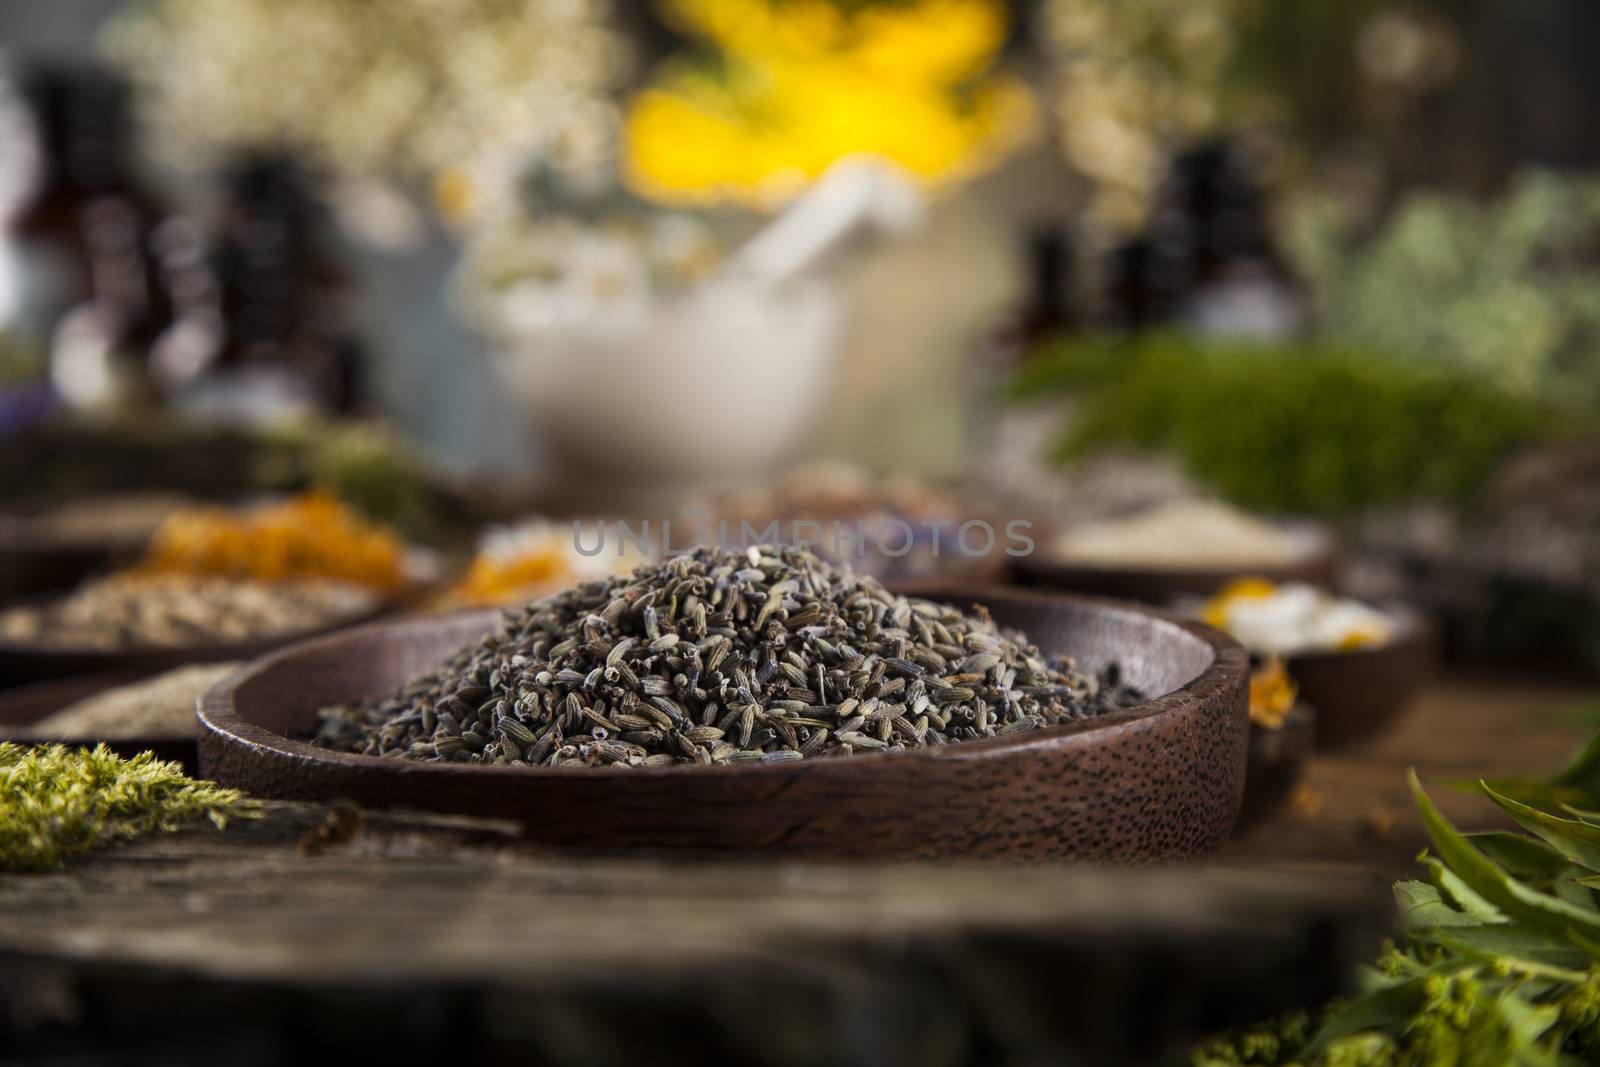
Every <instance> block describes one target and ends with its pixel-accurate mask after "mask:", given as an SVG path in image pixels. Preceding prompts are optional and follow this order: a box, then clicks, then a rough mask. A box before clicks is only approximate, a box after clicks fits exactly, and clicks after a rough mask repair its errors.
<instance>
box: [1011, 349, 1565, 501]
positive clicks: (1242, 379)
mask: <svg viewBox="0 0 1600 1067" xmlns="http://www.w3.org/2000/svg"><path fill="white" fill-rule="evenodd" d="M1012 392H1013V395H1014V396H1016V397H1019V398H1021V397H1033V396H1039V395H1046V394H1050V393H1056V392H1061V393H1070V394H1071V395H1074V396H1075V397H1077V398H1078V399H1079V400H1080V401H1081V402H1080V403H1079V404H1078V405H1076V406H1077V411H1076V414H1075V416H1074V418H1073V420H1072V423H1071V425H1070V426H1069V427H1068V428H1066V429H1065V430H1064V431H1063V436H1062V439H1061V441H1060V445H1059V451H1058V455H1059V458H1060V459H1061V460H1062V461H1063V462H1070V461H1071V460H1073V459H1076V458H1078V457H1081V456H1085V455H1088V454H1090V453H1093V452H1096V451H1100V450H1107V449H1134V450H1143V451H1155V452H1166V453H1171V454H1173V455H1175V456H1176V457H1178V459H1179V460H1180V461H1181V462H1182V463H1183V464H1184V466H1185V467H1186V468H1187V469H1188V471H1189V473H1190V474H1191V475H1193V476H1194V477H1195V478H1196V479H1197V480H1199V481H1200V482H1202V483H1204V484H1206V485H1208V486H1209V487H1210V488H1212V489H1213V490H1215V491H1216V492H1217V493H1219V494H1220V495H1222V496H1224V497H1226V498H1228V499H1230V500H1232V501H1234V502H1235V503H1238V504H1240V505H1242V506H1245V507H1251V508H1257V509H1260V510H1265V511H1281V512H1298V513H1305V514H1316V515H1324V516H1330V517H1337V516H1342V515H1348V514H1351V513H1353V512H1357V511H1360V510H1362V509H1365V508H1370V507H1374V506H1378V505H1384V504H1392V503H1399V502H1406V501H1413V500H1439V501H1445V502H1456V501H1460V500H1462V499H1464V498H1465V497H1467V496H1469V495H1470V494H1471V493H1472V492H1473V491H1474V490H1475V489H1477V488H1478V487H1479V486H1480V485H1481V484H1482V483H1483V481H1484V479H1485V478H1486V477H1487V476H1488V474H1489V473H1490V472H1491V471H1492V470H1493V468H1494V467H1495V465H1496V464H1497V463H1498V462H1499V461H1500V460H1502V459H1503V458H1505V457H1506V456H1507V455H1509V454H1511V453H1513V452H1515V451H1516V450H1518V449H1520V448H1524V447H1527V446H1530V445H1535V444H1540V443H1545V442H1550V441H1557V440H1564V439H1568V438H1570V437H1572V436H1574V435H1576V434H1578V433H1579V432H1581V431H1582V430H1583V429H1584V428H1585V427H1586V426H1587V425H1588V423H1589V419H1588V417H1587V416H1585V415H1582V414H1580V413H1579V412H1576V411H1568V410H1563V409H1558V408H1556V407H1554V406H1552V405H1550V404H1547V403H1544V402H1540V401H1537V400H1534V399H1531V398H1528V397H1519V396H1514V395H1511V394H1508V393H1506V392H1504V391H1501V390H1499V389H1496V388H1494V387H1492V386H1489V385H1487V384H1484V383H1482V382H1480V381H1477V380H1474V379H1472V378H1470V377H1468V376H1465V375H1461V374H1454V373H1451V372H1449V371H1447V370H1444V369H1441V368H1438V367H1430V366H1425V365H1419V364H1417V363H1414V362H1407V361H1395V360H1388V359H1384V358H1382V357H1378V356H1374V355H1370V354H1367V353H1363V352H1358V351H1351V350H1346V349H1338V348H1328V347H1320V346H1263V345H1252V344H1248V343H1244V344H1223V343H1202V342H1197V341H1191V340H1186V339H1183V338H1179V337H1174V336H1153V337H1148V338H1142V339H1138V340H1133V341H1122V340H1115V339H1109V338H1095V337H1076V338H1070V339H1064V340H1058V341H1055V342H1052V343H1049V344H1047V345H1046V346H1044V347H1043V348H1042V349H1041V350H1040V351H1039V352H1037V353H1036V354H1035V357H1034V358H1033V359H1032V360H1030V361H1029V363H1028V364H1027V365H1026V366H1025V367H1024V368H1023V370H1022V372H1021V373H1020V374H1019V375H1018V377H1017V378H1016V380H1015V381H1014V382H1013V383H1012Z"/></svg>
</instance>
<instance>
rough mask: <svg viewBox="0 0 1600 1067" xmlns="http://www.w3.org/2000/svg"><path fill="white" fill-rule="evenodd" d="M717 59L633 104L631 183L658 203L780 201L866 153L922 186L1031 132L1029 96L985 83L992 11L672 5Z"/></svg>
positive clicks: (803, 1)
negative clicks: (919, 180)
mask: <svg viewBox="0 0 1600 1067" xmlns="http://www.w3.org/2000/svg"><path fill="white" fill-rule="evenodd" d="M668 10H669V14H670V15H671V16H672V17H674V18H675V19H676V20H677V21H678V22H679V23H681V24H682V25H683V26H684V27H685V28H686V29H687V30H689V31H691V32H694V33H696V34H698V35H699V36H700V37H702V38H703V39H705V40H706V41H707V42H708V43H710V44H711V45H712V46H714V47H715V48H716V49H717V50H718V51H719V52H720V53H721V57H720V58H721V62H720V63H719V64H718V65H717V66H716V68H715V70H714V71H713V70H712V69H711V68H705V67H698V66H693V65H688V64H681V63H680V64H675V65H669V66H668V67H666V68H664V69H663V71H662V72H661V73H660V74H659V76H658V77H657V79H656V82H655V84H654V85H652V86H651V87H649V88H646V89H644V90H643V91H641V92H640V93H639V94H638V95H637V96H636V97H635V98H634V99H633V101H632V102H631V104H630V107H629V109H628V114H627V117H626V120H625V128H624V145H625V156H626V158H625V166H626V175H627V178H628V181H629V183H630V184H631V185H632V186H633V187H634V188H635V189H636V190H637V191H639V192H640V193H642V194H644V195H647V196H650V197H652V198H654V199H657V200H663V201H667V202H678V203H704V202H709V201H717V200H733V201H738V202H744V203H753V204H756V205H769V204H771V203H774V202H778V201H782V200H784V199H787V198H789V197H791V196H793V195H794V194H796V193H797V192H799V190H800V189H802V188H804V186H805V185H806V183H807V182H809V181H810V180H811V179H814V178H816V177H818V176H819V175H821V174H822V173H823V172H824V171H826V170H827V169H828V168H829V167H830V166H832V165H833V164H834V163H835V162H837V161H838V160H840V159H842V158H844V157H846V156H849V155H854V154H858V153H867V154H873V155H877V156H881V157H884V158H886V159H889V160H892V161H893V162H895V163H897V164H899V165H900V166H901V167H903V168H905V169H906V170H907V171H909V172H910V173H912V174H914V175H916V176H918V177H921V178H923V179H925V180H927V181H928V182H930V183H944V182H952V181H960V180H962V179H964V178H968V177H971V176H972V175H974V174H977V173H979V172H981V171H983V170H985V169H987V168H989V167H992V166H994V165H995V164H996V163H998V162H999V161H1000V160H1001V159H1003V158H1004V157H1005V156H1006V155H1007V154H1008V153H1009V152H1010V151H1011V150H1012V149H1013V148H1014V147H1015V146H1016V145H1017V144H1018V143H1019V142H1020V141H1021V140H1022V139H1023V138H1024V137H1025V136H1026V134H1027V132H1028V131H1029V130H1030V129H1031V127H1032V124H1033V120H1034V103H1033V97H1032V94H1031V93H1030V92H1029V91H1028V89H1027V87H1026V86H1024V85H1023V84H1022V83H1021V82H1020V81H1019V80H1017V79H1015V78H1012V77H1010V76H1008V75H1004V74H997V73H990V72H989V68H990V67H991V66H992V64H993V63H994V60H995V58H996V57H997V55H998V54H999V50H1000V47H1001V45H1002V43H1003V41H1004V38H1005V31H1006V15H1005V5H1004V4H1002V3H999V2H997V0H914V2H909V3H904V4H897V5H892V6H881V7H869V8H866V9H864V10H861V11H857V12H853V13H847V12H845V11H843V10H841V9H840V8H839V7H838V6H836V5H835V4H833V3H830V2H827V0H784V2H775V0H671V6H670V7H669V9H668Z"/></svg>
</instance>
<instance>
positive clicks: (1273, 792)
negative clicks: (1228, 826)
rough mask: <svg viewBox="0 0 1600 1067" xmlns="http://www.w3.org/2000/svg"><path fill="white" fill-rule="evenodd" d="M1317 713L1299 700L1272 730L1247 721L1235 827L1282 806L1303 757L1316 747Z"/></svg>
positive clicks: (1301, 767) (1297, 777)
mask: <svg viewBox="0 0 1600 1067" xmlns="http://www.w3.org/2000/svg"><path fill="white" fill-rule="evenodd" d="M1316 738H1317V713H1316V712H1315V711H1314V710H1312V708H1311V706H1310V705H1308V704H1306V703H1304V702H1301V703H1298V704H1296V705H1295V706H1294V707H1292V708H1290V709H1289V714H1287V715H1285V716H1284V717H1283V725H1281V726H1279V727H1278V728H1277V729H1276V730H1269V729H1267V728H1266V727H1264V726H1257V725H1256V724H1255V723H1251V724H1250V758H1249V760H1248V761H1247V766H1248V768H1249V769H1248V771H1247V773H1246V774H1245V780H1244V803H1243V805H1242V806H1241V807H1240V809H1239V822H1238V825H1237V826H1236V827H1235V829H1237V830H1243V829H1246V828H1248V827H1250V826H1253V825H1255V824H1256V823H1259V822H1261V821H1262V820H1264V819H1266V818H1268V817H1270V816H1271V815H1273V814H1274V813H1276V812H1277V810H1278V809H1279V808H1280V807H1282V806H1283V802H1284V801H1285V800H1287V799H1288V797H1289V791H1290V790H1291V789H1293V788H1294V786H1295V783H1296V782H1298V781H1300V775H1301V772H1303V771H1304V770H1305V765H1306V760H1307V759H1309V758H1310V757H1311V753H1312V751H1313V750H1314V749H1315V748H1316Z"/></svg>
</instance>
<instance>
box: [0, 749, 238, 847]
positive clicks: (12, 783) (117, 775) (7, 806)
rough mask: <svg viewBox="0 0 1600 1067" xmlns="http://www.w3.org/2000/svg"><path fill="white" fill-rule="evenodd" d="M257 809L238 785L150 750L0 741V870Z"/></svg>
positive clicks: (217, 821)
mask: <svg viewBox="0 0 1600 1067" xmlns="http://www.w3.org/2000/svg"><path fill="white" fill-rule="evenodd" d="M258 814H259V809H258V808H257V807H256V805H255V802H254V801H250V800H247V799H246V798H245V797H244V795H243V794H242V793H239V792H238V791H237V790H233V789H223V788H220V787H219V786H216V785H213V784H211V783H210V782H197V781H194V780H193V779H191V778H188V777H186V776H185V775H184V773H183V771H182V769H181V768H180V767H179V766H178V765H177V764H176V763H163V762H161V761H160V760H157V759H156V758H155V756H154V755H153V754H151V753H149V752H144V753H140V754H139V755H137V756H135V757H133V758H132V759H122V758H121V757H119V756H117V755H115V754H114V753H112V751H111V750H110V749H108V748H106V746H104V745H99V746H96V747H95V748H94V749H93V750H90V749H87V748H67V747H65V746H62V745H41V746H38V747H27V746H23V745H14V744H7V743H0V870H7V871H47V870H50V869H52V868H54V867H58V866H60V865H61V864H62V863H63V862H64V861H65V860H67V859H69V858H71V857H72V856H75V855H78V854H79V853H82V852H87V851H88V850H89V849H91V848H94V847H96V846H98V845H103V844H110V843H112V842H115V841H125V840H129V839H131V838H135V837H142V836H143V835H145V834H150V833H154V832H156V831H158V830H162V831H169V830H176V829H177V828H179V827H180V826H182V825H184V824H185V823H190V822H193V821H195V820H197V819H200V818H207V819H210V820H211V822H212V823H213V824H215V825H216V826H217V827H218V828H219V829H220V828H222V827H223V826H224V825H226V823H227V820H228V819H229V818H253V817H255V816H256V815H258Z"/></svg>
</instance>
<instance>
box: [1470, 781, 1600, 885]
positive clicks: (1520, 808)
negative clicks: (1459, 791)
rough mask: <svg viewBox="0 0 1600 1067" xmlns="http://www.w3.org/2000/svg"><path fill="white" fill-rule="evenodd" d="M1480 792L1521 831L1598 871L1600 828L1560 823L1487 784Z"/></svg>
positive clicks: (1576, 822)
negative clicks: (1510, 818) (1509, 817)
mask: <svg viewBox="0 0 1600 1067" xmlns="http://www.w3.org/2000/svg"><path fill="white" fill-rule="evenodd" d="M1483 791H1484V792H1485V793H1487V794H1488V795H1489V799H1490V800H1492V801H1494V802H1495V804H1497V805H1498V806H1499V808H1500V810H1501V811H1503V812H1505V813H1506V814H1507V815H1509V816H1511V817H1512V818H1513V819H1515V820H1516V821H1517V824H1518V825H1520V826H1521V827H1522V828H1523V829H1525V830H1527V831H1528V832H1530V833H1533V834H1537V835H1538V836H1539V837H1541V838H1543V839H1544V840H1545V842H1546V843H1548V844H1549V845H1550V847H1551V848H1553V849H1555V850H1556V851H1557V852H1559V853H1561V854H1562V855H1563V856H1565V857H1567V859H1569V860H1571V861H1572V862H1573V863H1576V864H1578V865H1580V866H1582V867H1585V868H1587V869H1588V870H1590V871H1600V826H1590V825H1589V824H1588V823H1586V822H1581V821H1579V820H1577V819H1563V818H1561V817H1560V816H1559V815H1551V814H1549V813H1548V812H1544V811H1540V810H1539V809H1538V808H1535V807H1531V806H1529V805H1527V804H1524V803H1522V802H1521V801H1518V800H1513V799H1511V798H1510V797H1508V796H1503V795H1502V794H1500V793H1497V792H1495V791H1494V789H1493V788H1491V787H1490V785H1489V784H1488V783H1487V782H1485V783H1483Z"/></svg>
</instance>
